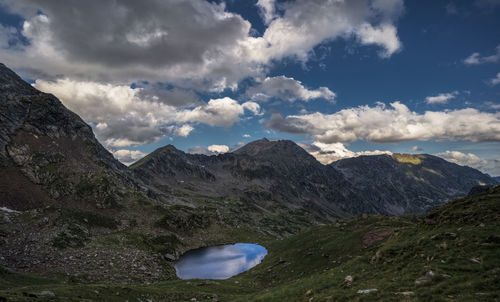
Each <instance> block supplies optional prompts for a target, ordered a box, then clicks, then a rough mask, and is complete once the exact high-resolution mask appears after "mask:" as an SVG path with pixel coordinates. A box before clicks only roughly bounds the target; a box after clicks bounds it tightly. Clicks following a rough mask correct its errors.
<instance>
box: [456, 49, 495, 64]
mask: <svg viewBox="0 0 500 302" xmlns="http://www.w3.org/2000/svg"><path fill="white" fill-rule="evenodd" d="M499 61H500V45H498V46H497V47H496V53H495V54H493V55H490V56H485V57H482V56H481V54H480V53H478V52H474V53H472V54H471V55H470V56H468V57H467V58H466V59H465V60H464V63H465V64H466V65H479V64H484V63H495V62H499Z"/></svg>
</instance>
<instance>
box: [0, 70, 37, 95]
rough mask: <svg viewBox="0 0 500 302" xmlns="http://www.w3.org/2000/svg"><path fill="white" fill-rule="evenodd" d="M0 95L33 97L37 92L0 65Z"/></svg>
mask: <svg viewBox="0 0 500 302" xmlns="http://www.w3.org/2000/svg"><path fill="white" fill-rule="evenodd" d="M0 93H2V94H5V93H9V94H23V95H33V94H38V93H39V91H38V90H36V89H35V88H33V87H32V86H31V85H30V84H28V83H26V82H25V81H24V80H23V79H21V77H20V76H18V75H17V74H16V73H15V72H13V71H12V70H10V69H9V68H8V67H7V66H5V65H4V64H2V63H0Z"/></svg>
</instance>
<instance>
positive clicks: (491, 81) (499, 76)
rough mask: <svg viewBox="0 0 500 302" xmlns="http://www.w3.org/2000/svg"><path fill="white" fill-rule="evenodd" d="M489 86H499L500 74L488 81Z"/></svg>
mask: <svg viewBox="0 0 500 302" xmlns="http://www.w3.org/2000/svg"><path fill="white" fill-rule="evenodd" d="M490 83H491V85H497V84H500V72H499V73H497V76H496V77H494V78H493V79H491V80H490Z"/></svg>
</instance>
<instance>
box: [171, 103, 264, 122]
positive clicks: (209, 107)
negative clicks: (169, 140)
mask: <svg viewBox="0 0 500 302" xmlns="http://www.w3.org/2000/svg"><path fill="white" fill-rule="evenodd" d="M245 110H247V111H250V112H251V113H253V114H254V115H259V114H260V106H259V104H257V103H255V102H245V103H243V104H239V103H238V102H237V101H235V100H233V99H231V98H229V97H224V98H221V99H213V100H210V101H209V102H208V103H207V104H206V105H203V106H198V107H195V108H194V109H192V110H184V111H180V112H179V113H178V114H177V116H176V120H178V121H181V122H194V121H196V122H200V123H204V124H207V125H210V126H219V127H229V126H232V125H233V124H234V123H236V122H237V121H239V119H240V116H241V115H243V114H244V113H245Z"/></svg>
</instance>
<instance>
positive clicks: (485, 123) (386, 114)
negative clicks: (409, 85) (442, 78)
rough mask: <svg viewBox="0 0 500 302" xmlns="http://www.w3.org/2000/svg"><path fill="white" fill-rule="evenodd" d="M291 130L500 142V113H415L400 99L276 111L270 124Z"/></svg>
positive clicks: (343, 138) (332, 137)
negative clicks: (328, 110) (319, 109)
mask: <svg viewBox="0 0 500 302" xmlns="http://www.w3.org/2000/svg"><path fill="white" fill-rule="evenodd" d="M267 127H268V128H273V129H275V130H279V131H282V132H288V133H305V134H313V135H315V136H314V137H315V140H316V141H319V142H323V143H336V142H352V141H355V140H368V141H372V142H379V143H390V142H402V141H411V140H450V141H473V142H479V141H500V112H497V113H487V112H480V111H478V110H477V109H473V108H465V109H460V110H446V111H426V112H425V113H423V114H419V113H416V112H412V111H410V110H409V109H408V107H406V105H404V104H401V103H399V102H394V103H391V104H390V107H386V105H385V104H382V103H379V104H378V105H377V106H375V107H369V106H360V107H356V108H350V109H343V110H340V111H338V112H336V113H333V114H323V113H319V112H317V113H312V114H306V115H290V116H287V117H286V118H283V117H281V116H280V115H278V114H273V115H272V116H271V119H270V120H269V121H268V123H267Z"/></svg>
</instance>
